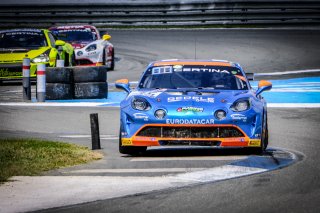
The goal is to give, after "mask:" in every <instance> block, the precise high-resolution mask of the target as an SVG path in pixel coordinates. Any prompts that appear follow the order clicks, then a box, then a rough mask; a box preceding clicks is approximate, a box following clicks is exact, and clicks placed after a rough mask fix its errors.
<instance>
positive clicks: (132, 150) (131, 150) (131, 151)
mask: <svg viewBox="0 0 320 213" xmlns="http://www.w3.org/2000/svg"><path fill="white" fill-rule="evenodd" d="M121 138H122V136H121V128H120V132H119V152H120V153H121V154H127V155H133V156H135V155H140V154H143V153H144V152H145V151H146V150H147V147H146V146H122V144H121Z"/></svg>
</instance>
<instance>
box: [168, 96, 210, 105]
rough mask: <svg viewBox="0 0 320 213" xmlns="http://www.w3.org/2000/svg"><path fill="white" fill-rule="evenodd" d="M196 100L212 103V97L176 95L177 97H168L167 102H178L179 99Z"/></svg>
mask: <svg viewBox="0 0 320 213" xmlns="http://www.w3.org/2000/svg"><path fill="white" fill-rule="evenodd" d="M188 100H192V101H196V102H205V103H214V98H204V97H198V96H177V97H168V102H179V101H188Z"/></svg>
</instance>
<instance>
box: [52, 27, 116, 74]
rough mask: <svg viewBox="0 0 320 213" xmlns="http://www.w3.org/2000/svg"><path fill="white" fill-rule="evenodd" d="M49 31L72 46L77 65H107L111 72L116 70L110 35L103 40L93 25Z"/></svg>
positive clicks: (57, 28) (53, 28)
mask: <svg viewBox="0 0 320 213" xmlns="http://www.w3.org/2000/svg"><path fill="white" fill-rule="evenodd" d="M49 30H50V31H51V32H52V33H53V35H55V36H56V37H57V38H58V39H60V40H63V41H66V42H68V43H70V44H72V46H73V47H74V50H75V56H76V64H77V65H85V66H101V65H106V66H107V67H108V69H109V70H114V66H115V59H114V47H113V45H112V44H111V43H110V42H109V41H110V39H111V36H110V35H109V34H105V35H103V36H102V38H101V37H100V33H99V31H98V29H97V28H96V27H94V26H91V25H77V26H58V27H51V28H50V29H49Z"/></svg>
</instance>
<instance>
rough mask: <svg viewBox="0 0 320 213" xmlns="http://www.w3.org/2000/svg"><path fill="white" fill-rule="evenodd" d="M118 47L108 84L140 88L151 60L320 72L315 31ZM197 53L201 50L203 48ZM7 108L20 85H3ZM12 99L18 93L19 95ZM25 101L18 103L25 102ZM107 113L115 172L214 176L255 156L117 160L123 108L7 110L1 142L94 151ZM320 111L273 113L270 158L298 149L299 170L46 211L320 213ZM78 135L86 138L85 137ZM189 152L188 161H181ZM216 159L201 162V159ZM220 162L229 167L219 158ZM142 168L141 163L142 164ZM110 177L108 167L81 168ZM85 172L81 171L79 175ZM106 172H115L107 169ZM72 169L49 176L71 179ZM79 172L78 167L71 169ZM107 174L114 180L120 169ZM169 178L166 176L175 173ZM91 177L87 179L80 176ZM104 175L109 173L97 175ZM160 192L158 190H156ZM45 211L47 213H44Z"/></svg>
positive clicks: (140, 41)
mask: <svg viewBox="0 0 320 213" xmlns="http://www.w3.org/2000/svg"><path fill="white" fill-rule="evenodd" d="M110 34H111V35H112V36H113V38H112V42H113V44H114V45H115V47H116V55H117V59H118V63H117V65H116V70H115V71H112V72H109V73H108V79H109V80H108V81H109V82H113V81H114V80H116V79H119V78H129V79H130V81H137V80H138V79H139V75H140V73H141V72H142V70H143V69H144V67H145V66H146V64H147V63H148V62H149V61H152V60H158V59H164V58H191V59H192V58H204V59H206V58H217V59H227V60H231V61H236V62H239V63H240V64H242V66H243V67H244V68H245V70H250V71H251V72H258V73H259V72H260V73H261V72H278V71H288V70H302V69H317V68H319V67H320V60H319V57H318V56H319V55H320V48H319V47H320V41H319V39H318V38H319V37H320V31H317V30H315V31H310V30H197V31H195V30H194V31H185V30H164V31H160V30H155V31H144V30H137V31H125V30H124V31H122V30H119V31H115V30H112V31H110ZM195 47H196V48H195ZM0 90H1V91H4V90H5V91H9V92H7V93H6V94H8V93H9V94H10V95H4V94H3V93H1V96H0V100H1V101H2V102H6V101H20V100H21V94H20V93H19V91H18V90H19V87H18V86H16V85H8V84H6V85H5V86H1V87H0ZM10 91H17V92H16V93H15V92H13V93H10ZM19 94H20V97H19V98H17V97H15V96H16V95H19ZM93 112H97V113H99V121H100V133H101V135H103V136H102V138H104V139H102V147H103V148H104V149H103V152H104V153H105V154H106V158H105V161H106V163H105V164H104V166H105V165H108V167H110V168H111V169H124V168H126V169H129V168H131V169H137V171H139V170H138V169H146V170H143V172H140V173H139V172H134V171H133V170H131V171H130V172H127V173H125V172H123V173H122V175H123V176H129V177H130V176H138V177H139V176H150V177H152V176H154V173H152V172H147V171H148V170H147V169H149V168H165V167H167V168H189V169H190V168H208V167H216V166H221V165H224V164H226V163H230V162H232V161H234V160H239V159H241V158H242V157H245V156H246V153H240V154H236V153H234V152H233V151H226V152H223V151H222V152H221V151H214V152H212V151H211V150H210V151H208V150H191V151H184V150H179V151H178V152H177V151H165V152H164V153H163V152H159V151H157V150H155V151H153V152H150V153H149V154H148V155H147V156H143V157H144V158H150V157H151V158H162V159H163V158H167V157H168V158H170V157H176V156H177V155H178V157H180V158H181V157H182V158H183V157H188V159H187V160H185V161H184V160H172V161H170V162H168V161H163V160H159V161H151V162H148V161H142V162H143V163H139V161H137V159H132V158H127V157H124V156H121V155H120V154H118V153H117V139H116V138H117V134H118V126H119V117H118V116H119V114H118V112H119V109H118V108H117V107H109V108H102V107H77V108H70V107H18V106H1V107H0V117H1V121H2V122H1V123H0V135H1V137H22V136H28V137H38V138H47V139H54V140H60V141H66V142H73V143H79V144H82V145H86V146H89V147H90V138H88V135H89V134H90V132H89V131H90V127H89V114H90V113H93ZM319 112H320V110H319V108H270V109H269V131H270V150H272V149H285V150H292V152H294V153H296V154H297V156H298V157H299V161H298V162H297V163H295V164H293V165H291V166H289V167H285V168H282V169H280V170H274V171H270V172H267V173H262V174H258V175H253V176H246V177H241V178H236V179H230V180H225V181H220V182H214V183H203V184H195V185H190V186H186V187H180V188H173V189H167V190H160V191H154V192H147V193H141V194H135V195H128V196H125V197H121V198H112V199H107V200H100V201H95V202H90V203H84V204H80V205H74V206H67V207H62V208H53V209H48V210H46V211H45V212H129V211H130V212H172V211H173V212H213V211H214V212H320V205H319V203H320V202H319V201H320V182H319V178H320V175H319V174H320V166H319V163H320V162H319V161H320V160H319V157H318V150H319V143H320V140H319V136H320V133H319V123H320V113H319ZM75 136H78V138H76V137H75ZM180 152H182V153H183V154H179V153H180ZM212 154H214V155H215V156H216V157H217V158H216V159H215V160H208V159H207V160H195V158H193V157H194V155H196V157H199V156H200V157H205V158H210V157H212ZM218 158H220V160H217V159H218ZM132 160H133V161H132ZM88 167H89V168H91V169H92V168H95V169H101V167H99V165H95V166H93V167H92V165H87V166H83V167H81V168H82V169H86V168H88ZM77 169H79V168H77ZM104 169H106V168H104ZM63 171H65V170H57V171H52V172H49V173H48V174H46V175H61V174H64V175H65V176H68V172H65V173H63ZM67 171H72V168H71V169H69V170H67ZM104 172H105V173H104V175H109V176H112V175H114V174H112V172H110V170H107V171H106V170H105V171H104ZM167 173H168V171H165V172H163V173H161V172H160V173H157V175H165V174H167ZM79 175H81V174H79ZM93 175H96V176H99V175H101V173H99V174H93ZM154 184H155V185H156V184H157V183H156V182H155V183H154ZM42 211H44V210H42Z"/></svg>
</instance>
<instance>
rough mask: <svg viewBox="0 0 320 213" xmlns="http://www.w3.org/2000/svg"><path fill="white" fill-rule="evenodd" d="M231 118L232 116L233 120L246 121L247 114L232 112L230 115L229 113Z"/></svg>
mask: <svg viewBox="0 0 320 213" xmlns="http://www.w3.org/2000/svg"><path fill="white" fill-rule="evenodd" d="M231 118H232V119H233V120H243V121H246V120H247V116H245V115H242V114H232V115H231Z"/></svg>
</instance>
